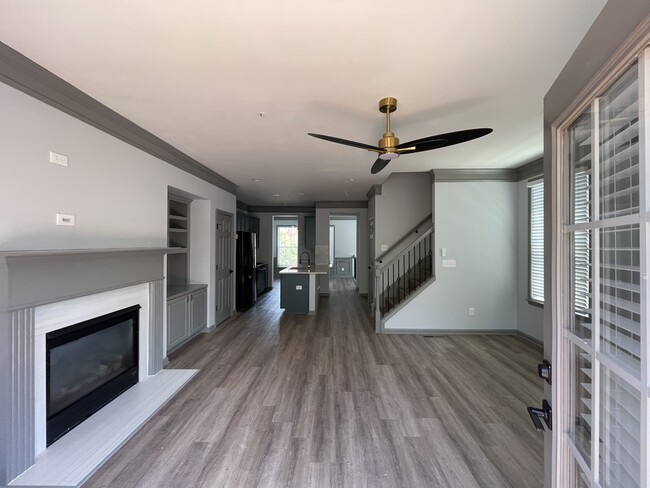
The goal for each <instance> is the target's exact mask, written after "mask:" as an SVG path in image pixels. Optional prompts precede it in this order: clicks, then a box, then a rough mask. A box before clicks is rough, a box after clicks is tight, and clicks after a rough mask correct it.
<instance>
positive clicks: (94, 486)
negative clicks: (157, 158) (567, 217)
mask: <svg viewBox="0 0 650 488" xmlns="http://www.w3.org/2000/svg"><path fill="white" fill-rule="evenodd" d="M320 305H321V308H320V310H319V312H320V313H319V315H317V316H298V315H294V316H290V315H285V314H283V312H282V311H281V310H280V309H279V287H276V288H275V289H274V290H273V291H272V292H270V293H267V294H266V295H264V296H263V297H262V298H261V299H260V300H259V301H258V304H257V305H256V306H255V307H254V308H252V309H251V310H249V311H248V312H246V313H243V314H238V315H237V316H235V317H233V318H232V319H230V320H229V321H228V322H227V323H225V324H224V325H222V326H219V327H218V328H217V330H216V331H215V332H214V333H212V334H208V335H201V336H199V337H198V338H197V339H195V340H193V341H192V342H191V343H189V344H188V345H187V346H185V347H183V348H182V349H181V350H180V351H178V352H177V353H175V354H174V355H173V357H172V358H170V359H171V363H170V364H169V366H168V367H169V368H199V369H200V370H201V371H200V372H199V373H198V374H197V376H196V377H195V379H194V380H193V381H192V382H190V383H189V384H188V385H187V386H186V387H185V388H184V389H183V390H182V391H181V392H180V393H179V394H178V395H177V396H176V397H175V398H174V399H173V400H172V401H171V402H170V403H169V404H168V405H167V406H166V407H165V408H164V409H162V410H161V411H160V412H159V413H158V414H157V415H156V416H155V417H154V418H153V419H152V420H150V421H149V422H148V424H147V425H146V426H145V427H144V428H143V429H142V430H141V431H140V432H139V433H138V434H136V435H135V436H134V437H133V438H132V439H131V440H130V441H129V442H128V443H127V444H125V446H124V447H123V448H122V449H121V450H120V451H118V452H117V454H115V456H114V457H113V458H112V459H111V460H110V461H109V462H108V463H106V464H105V465H104V466H103V467H102V468H101V469H100V470H99V471H98V472H97V473H96V474H95V475H94V476H93V477H92V478H91V479H90V480H88V481H87V482H86V484H85V485H84V487H85V488H99V487H111V488H115V487H120V488H121V487H152V488H153V487H155V488H162V487H209V488H213V487H215V488H216V487H372V488H374V487H409V488H411V487H413V488H415V487H427V488H430V487H453V488H458V487H463V488H465V487H513V488H526V487H535V488H539V487H541V486H542V484H543V483H542V480H543V475H542V471H543V468H542V459H543V436H542V435H541V434H540V433H538V432H536V431H535V430H534V429H533V428H532V425H531V422H530V419H529V418H528V415H527V413H526V406H527V405H537V404H539V403H540V401H541V398H542V383H541V380H540V379H539V378H538V377H537V375H536V373H535V372H536V364H537V362H538V360H539V359H540V358H541V357H542V351H541V348H539V347H537V346H535V345H532V344H531V343H529V342H527V341H524V340H521V339H519V338H517V337H514V336H476V335H472V336H436V337H423V336H410V335H403V336H398V335H378V334H375V333H374V331H373V326H372V323H371V320H370V318H369V316H368V314H367V312H366V309H367V305H366V303H365V301H364V300H363V299H360V298H359V297H358V296H357V295H356V293H355V291H354V283H353V282H352V280H337V281H335V282H333V283H332V294H331V295H330V297H329V298H322V299H321V301H320ZM125 415H128V413H125Z"/></svg>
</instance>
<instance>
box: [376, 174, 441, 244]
mask: <svg viewBox="0 0 650 488" xmlns="http://www.w3.org/2000/svg"><path fill="white" fill-rule="evenodd" d="M374 200H375V202H374V205H375V209H374V214H375V256H380V255H381V254H382V252H383V251H381V246H382V245H384V246H388V247H391V246H392V245H393V244H395V243H397V242H398V241H399V240H400V239H401V238H402V237H404V236H405V235H406V233H407V232H409V231H410V230H412V229H413V228H414V227H415V226H416V225H418V224H419V223H420V222H422V221H423V220H424V219H425V218H426V216H427V215H429V214H430V213H431V203H432V202H431V175H430V173H428V172H426V173H393V174H391V175H390V176H389V177H388V178H387V179H386V181H385V182H384V183H382V185H381V195H376V196H375V199H374Z"/></svg>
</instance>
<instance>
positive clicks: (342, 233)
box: [330, 219, 357, 258]
mask: <svg viewBox="0 0 650 488" xmlns="http://www.w3.org/2000/svg"><path fill="white" fill-rule="evenodd" d="M330 225H333V226H334V257H336V258H349V257H352V256H356V255H357V220H356V219H349V220H332V221H331V222H330Z"/></svg>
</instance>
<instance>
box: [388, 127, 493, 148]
mask: <svg viewBox="0 0 650 488" xmlns="http://www.w3.org/2000/svg"><path fill="white" fill-rule="evenodd" d="M490 132H492V129H490V128H481V129H467V130H459V131H456V132H448V133H446V134H437V135H435V136H429V137H424V138H422V139H416V140H414V141H409V142H403V143H402V144H399V145H398V146H397V147H396V149H403V148H407V147H411V146H415V149H413V150H412V151H410V152H414V153H416V152H422V151H429V150H431V149H438V148H441V147H447V146H453V145H454V144H460V143H463V142H467V141H471V140H473V139H478V138H479V137H483V136H486V135H488V134H489V133H490ZM405 154H408V153H405Z"/></svg>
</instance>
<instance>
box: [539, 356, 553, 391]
mask: <svg viewBox="0 0 650 488" xmlns="http://www.w3.org/2000/svg"><path fill="white" fill-rule="evenodd" d="M537 375H538V376H539V377H540V378H542V379H545V380H546V382H547V383H548V384H549V385H550V384H552V383H551V381H553V370H552V368H551V363H550V362H549V361H548V360H547V359H544V362H542V363H540V364H538V365H537Z"/></svg>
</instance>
